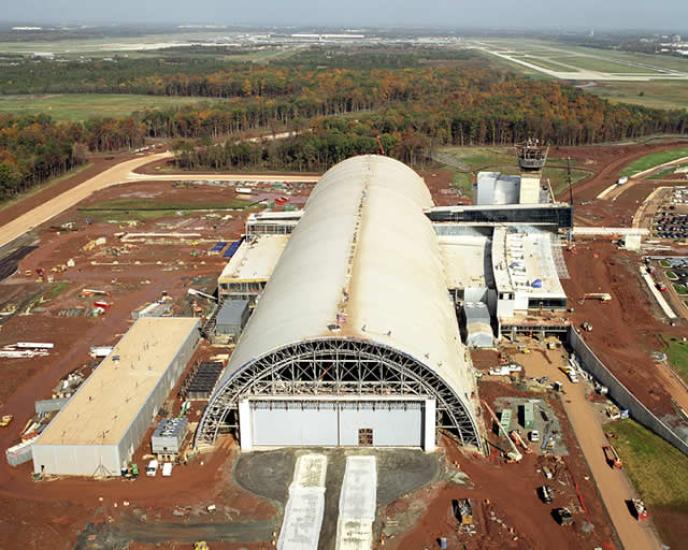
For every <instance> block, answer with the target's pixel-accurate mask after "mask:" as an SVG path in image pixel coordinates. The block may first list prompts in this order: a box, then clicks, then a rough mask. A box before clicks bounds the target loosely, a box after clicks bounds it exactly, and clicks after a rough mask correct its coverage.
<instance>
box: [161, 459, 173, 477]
mask: <svg viewBox="0 0 688 550" xmlns="http://www.w3.org/2000/svg"><path fill="white" fill-rule="evenodd" d="M171 476H172V463H171V462H165V463H164V464H163V465H162V477H171Z"/></svg>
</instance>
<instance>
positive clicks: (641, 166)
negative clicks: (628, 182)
mask: <svg viewBox="0 0 688 550" xmlns="http://www.w3.org/2000/svg"><path fill="white" fill-rule="evenodd" d="M683 157H688V147H681V148H679V149H671V150H669V151H658V152H656V153H650V154H649V155H645V156H644V157H640V158H639V159H636V160H634V161H633V162H631V163H630V164H627V165H626V167H625V168H624V169H623V170H622V171H621V174H620V175H621V176H632V175H633V174H637V173H638V172H644V171H645V170H649V169H650V168H654V167H655V166H659V165H660V164H664V163H665V162H671V161H672V160H676V159H680V158H683Z"/></svg>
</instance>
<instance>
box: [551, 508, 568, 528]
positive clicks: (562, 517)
mask: <svg viewBox="0 0 688 550" xmlns="http://www.w3.org/2000/svg"><path fill="white" fill-rule="evenodd" d="M552 514H553V515H554V519H556V520H557V523H558V524H559V525H571V523H573V514H572V513H571V510H569V509H568V508H555V509H554V510H553V511H552Z"/></svg>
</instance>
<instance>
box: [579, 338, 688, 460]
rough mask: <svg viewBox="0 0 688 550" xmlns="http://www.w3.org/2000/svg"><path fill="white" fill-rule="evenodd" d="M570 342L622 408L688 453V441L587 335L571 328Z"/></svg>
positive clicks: (590, 370) (588, 370)
mask: <svg viewBox="0 0 688 550" xmlns="http://www.w3.org/2000/svg"><path fill="white" fill-rule="evenodd" d="M569 345H570V346H571V348H572V349H573V350H574V351H575V352H576V355H577V356H578V360H579V362H580V364H581V367H583V368H584V369H585V370H586V371H587V372H589V373H590V374H592V375H593V376H594V377H595V379H596V380H598V381H599V382H600V383H601V384H604V385H605V386H607V388H609V397H610V398H611V399H612V400H613V401H614V402H615V403H616V404H617V405H618V406H619V407H621V408H623V409H627V410H628V412H629V415H630V417H631V418H632V419H633V420H635V421H636V422H638V424H641V425H643V426H645V427H646V428H647V429H648V430H650V431H652V432H653V433H655V434H657V435H658V436H659V437H661V438H662V439H664V440H665V441H668V442H669V443H671V444H672V445H673V446H674V447H676V448H677V449H679V450H680V451H682V452H683V453H685V454H687V455H688V441H687V440H686V438H682V437H681V436H680V435H679V434H677V433H676V432H675V431H674V430H673V429H672V428H670V427H669V426H668V425H667V424H665V423H664V422H662V421H661V420H660V419H659V418H657V417H656V416H655V415H654V414H653V413H652V412H651V411H650V410H649V409H648V408H647V407H645V405H643V404H642V403H641V402H640V401H639V400H638V399H637V398H636V397H635V396H634V395H633V394H632V393H631V392H630V390H629V389H628V388H627V387H626V386H624V385H623V384H622V383H621V382H620V381H619V380H618V379H617V378H616V376H614V375H613V374H612V373H611V371H610V370H609V369H608V368H607V367H606V366H605V364H604V363H603V362H602V361H601V360H600V359H599V358H598V357H597V355H595V353H594V352H593V351H592V350H591V349H590V348H589V347H588V345H587V344H586V343H585V341H584V340H583V338H582V337H581V336H580V334H578V332H577V331H576V330H575V329H574V328H573V327H572V328H571V329H570V330H569Z"/></svg>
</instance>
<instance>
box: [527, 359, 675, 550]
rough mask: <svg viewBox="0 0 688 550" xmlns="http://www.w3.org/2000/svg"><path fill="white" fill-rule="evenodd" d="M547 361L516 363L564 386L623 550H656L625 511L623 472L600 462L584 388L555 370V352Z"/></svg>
mask: <svg viewBox="0 0 688 550" xmlns="http://www.w3.org/2000/svg"><path fill="white" fill-rule="evenodd" d="M548 357H549V358H550V359H551V360H552V364H551V365H550V364H548V363H547V362H546V361H545V360H544V358H543V357H542V355H541V354H539V353H532V354H529V355H519V356H518V361H519V362H520V363H522V364H523V365H524V367H525V369H526V374H527V375H528V376H533V377H540V376H548V377H549V378H550V380H556V381H558V382H561V383H562V384H563V385H564V390H565V392H566V394H565V395H564V399H563V405H564V410H565V411H566V414H567V415H568V417H569V421H570V422H571V426H572V427H573V431H574V433H575V435H576V439H577V440H578V444H579V445H580V447H581V450H582V451H583V454H584V455H585V459H586V461H587V462H588V465H589V466H590V471H591V472H592V475H593V478H594V480H595V484H596V485H597V487H598V489H599V491H600V494H601V495H602V500H603V501H604V505H605V507H606V508H607V513H608V514H609V516H610V517H611V520H612V523H613V524H614V528H615V529H616V532H617V534H618V536H619V538H620V539H621V543H622V544H623V546H624V548H626V549H627V550H634V549H635V548H642V549H643V550H659V549H660V548H661V547H662V546H661V543H660V541H659V540H658V538H657V535H656V534H655V532H654V530H653V529H652V526H651V523H650V522H649V521H648V522H639V521H637V520H636V519H635V518H634V517H633V516H632V515H631V513H630V512H629V510H628V506H627V504H626V501H627V500H630V499H631V498H633V497H635V496H636V493H635V491H634V489H633V487H632V486H631V484H630V482H629V481H628V479H627V477H626V475H625V473H624V472H623V470H615V469H613V468H610V467H609V465H608V464H607V462H606V460H605V458H604V453H603V451H602V447H603V446H604V445H607V444H608V441H607V438H606V436H605V435H604V431H603V430H602V424H601V422H600V418H599V413H598V411H597V410H596V409H595V407H594V406H593V404H592V403H590V401H588V400H587V399H586V397H585V390H586V386H587V384H585V382H579V383H577V384H572V383H571V382H570V381H569V380H568V378H567V377H566V376H565V375H564V374H563V373H562V372H561V371H560V370H559V369H558V366H559V365H561V364H565V363H566V359H565V358H563V357H561V356H560V355H559V352H549V354H548ZM650 512H651V511H650Z"/></svg>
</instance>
